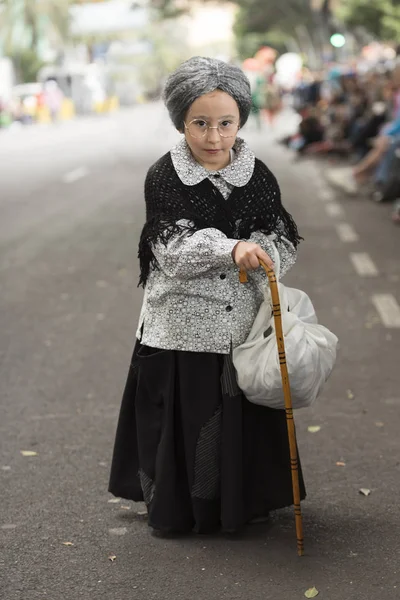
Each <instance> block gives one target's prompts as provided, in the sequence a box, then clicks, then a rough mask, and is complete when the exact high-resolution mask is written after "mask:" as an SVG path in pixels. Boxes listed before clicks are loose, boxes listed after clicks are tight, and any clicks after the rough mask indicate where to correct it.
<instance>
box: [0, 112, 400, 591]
mask: <svg viewBox="0 0 400 600" xmlns="http://www.w3.org/2000/svg"><path fill="white" fill-rule="evenodd" d="M285 128H286V129H288V128H290V115H284V116H283V117H282V118H281V120H280V124H279V126H278V129H277V132H275V134H274V135H275V136H276V135H278V133H282V131H283V129H285ZM0 133H1V135H0V171H1V174H0V286H1V304H0V332H1V341H0V401H1V419H0V481H1V484H0V485H1V488H0V489H1V492H0V494H1V497H0V538H1V546H2V548H1V552H0V564H1V567H0V568H1V574H0V581H1V583H0V589H1V594H0V597H1V599H2V600H45V599H48V600H75V599H78V598H83V599H85V600H103V599H104V600H125V599H126V598H129V599H138V600H139V599H140V600H152V599H157V600H158V599H159V600H189V599H191V598H197V600H220V599H221V600H224V599H226V600H236V599H237V600H239V599H240V600H297V599H298V600H300V599H301V598H304V593H305V591H306V590H307V589H308V588H311V587H313V586H315V587H316V588H317V589H318V590H319V596H318V598H321V600H343V599H345V598H346V599H349V600H359V599H360V600H361V599H362V600H376V599H379V600H380V599H381V598H385V600H386V599H387V600H394V599H396V598H400V575H399V570H400V565H399V550H400V542H399V539H400V537H399V534H400V518H399V508H400V500H399V497H400V438H399V429H400V391H399V389H400V375H399V371H400V364H399V357H400V323H399V318H400V317H399V314H398V313H397V312H396V311H398V310H399V307H398V303H400V267H399V243H400V231H399V229H398V228H396V227H395V226H394V225H393V224H392V223H391V222H390V219H389V214H390V207H387V206H378V205H375V204H372V203H371V202H369V201H367V200H363V199H347V198H345V197H340V196H338V195H337V194H336V193H335V192H333V191H331V190H329V189H328V188H327V186H326V185H325V184H324V178H323V169H324V165H323V164H316V163H314V162H312V161H308V160H305V161H295V160H294V158H293V156H292V154H291V153H290V152H289V151H287V150H286V149H283V148H282V147H280V146H278V145H277V144H276V143H274V141H273V137H274V135H271V134H270V133H269V132H268V131H265V132H263V133H262V134H259V133H257V132H256V131H255V130H253V129H252V128H251V127H250V128H248V130H247V131H246V132H245V133H244V137H246V138H247V139H248V141H249V142H250V143H251V145H252V146H253V148H254V149H255V150H256V152H257V154H258V155H259V156H260V158H262V159H264V160H265V161H266V162H267V163H268V164H269V166H270V167H271V168H272V170H273V171H274V172H275V174H276V175H277V176H278V179H279V181H280V184H281V187H282V190H283V197H284V201H285V203H286V205H287V207H288V208H289V210H290V211H291V212H292V213H293V215H294V216H295V218H296V220H297V222H298V225H299V228H300V231H301V233H302V235H303V237H304V238H305V241H304V242H303V243H302V245H301V248H300V252H299V259H298V263H297V265H296V267H295V268H294V269H293V271H292V272H291V274H290V275H288V276H287V278H286V283H287V284H290V285H294V286H297V287H301V288H302V289H304V290H306V291H307V292H308V293H309V294H310V296H311V297H312V299H313V301H314V304H315V306H316V309H317V313H318V314H319V317H320V320H321V322H322V323H324V324H325V325H327V326H328V327H330V328H331V329H332V330H333V331H334V332H335V333H336V334H337V335H338V336H339V338H340V343H341V350H340V355H339V360H338V364H337V368H336V370H335V372H334V375H333V376H332V378H331V380H330V381H329V382H328V385H327V387H326V390H325V392H324V395H323V397H322V398H321V399H320V400H319V402H318V404H317V405H316V406H315V407H313V408H311V409H306V410H303V411H299V413H298V414H297V415H296V416H297V429H298V442H299V447H300V453H301V457H302V462H303V469H304V473H305V478H306V483H307V489H308V498H307V500H306V501H305V502H304V503H303V516H304V530H305V544H306V555H305V556H304V557H303V558H298V557H297V555H296V544H295V532H294V519H293V514H292V511H291V510H284V511H280V512H278V513H276V514H275V515H274V516H273V518H272V520H271V522H270V523H269V524H264V525H258V526H252V527H249V528H248V530H247V531H246V532H245V534H244V536H242V537H240V538H239V537H237V538H230V537H224V536H222V535H221V536H213V537H204V536H198V537H195V536H193V537H184V538H180V539H174V540H160V539H156V538H154V537H152V536H151V535H150V533H149V531H148V528H147V525H146V523H145V521H144V520H143V517H142V516H141V515H140V514H138V510H141V509H142V507H138V506H134V505H133V504H132V503H129V502H125V501H123V500H122V501H120V502H116V503H115V502H114V503H112V502H110V500H112V498H111V496H110V495H109V494H108V492H107V483H108V472H109V467H110V459H111V452H112V445H113V439H114V433H115V427H116V419H117V415H118V409H119V403H120V399H121V395H122V391H123V386H124V383H125V377H126V373H127V368H128V364H129V360H130V353H131V349H132V344H133V341H134V332H135V327H136V321H137V318H138V311H139V307H140V301H141V292H140V290H138V289H137V287H136V281H137V275H138V270H137V263H136V247H137V242H138V235H139V232H140V229H141V226H142V222H143V215H144V206H143V195H142V188H143V181H144V176H145V172H146V169H147V168H148V166H149V165H150V164H151V163H152V162H154V161H155V160H156V159H157V158H158V156H160V155H161V154H162V153H163V152H165V151H167V150H168V149H169V148H170V146H171V145H172V144H173V143H174V141H175V140H176V139H178V136H177V134H176V133H175V132H174V131H173V130H172V127H171V126H170V125H169V122H168V119H167V117H166V115H165V113H164V111H163V110H162V109H161V108H160V107H159V106H157V105H153V106H145V107H140V108H137V109H135V110H133V111H129V112H124V113H121V114H119V115H116V116H114V117H110V118H101V119H91V120H90V119H89V120H84V121H78V122H75V123H73V124H69V125H57V126H54V127H47V128H44V127H40V128H32V129H30V130H23V131H18V132H13V133H9V132H6V133H4V132H0ZM309 426H319V427H320V430H319V431H318V432H315V433H311V432H309V431H308V427H309ZM26 451H28V452H35V453H36V455H34V456H26V455H23V454H22V452H26ZM338 462H339V463H342V464H341V465H337V463H338ZM343 465H344V466H343ZM361 488H366V489H369V490H371V493H370V495H368V496H364V495H362V494H361V493H360V492H359V490H360V489H361ZM66 543H68V545H66ZM110 556H111V557H116V558H115V559H114V560H110V558H109V557H110Z"/></svg>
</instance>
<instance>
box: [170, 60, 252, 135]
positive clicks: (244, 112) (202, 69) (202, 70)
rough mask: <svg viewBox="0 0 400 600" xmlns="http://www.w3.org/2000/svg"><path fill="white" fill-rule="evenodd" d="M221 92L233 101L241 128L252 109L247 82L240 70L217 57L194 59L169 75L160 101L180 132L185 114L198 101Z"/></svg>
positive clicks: (248, 83)
mask: <svg viewBox="0 0 400 600" xmlns="http://www.w3.org/2000/svg"><path fill="white" fill-rule="evenodd" d="M214 90H222V91H223V92H226V93H227V94H229V95H230V96H232V98H233V99H234V100H235V101H236V104H237V105H238V107H239V113H240V126H241V127H243V125H244V124H245V123H246V121H247V119H248V118H249V114H250V110H251V103H252V101H251V90H250V82H249V80H248V79H247V77H246V75H245V74H244V73H243V71H242V70H241V69H240V68H239V67H236V66H234V65H230V64H227V63H225V62H223V61H222V60H217V59H216V58H203V57H200V56H196V57H194V58H190V59H189V60H187V61H185V62H184V63H182V64H181V65H180V67H178V69H177V70H176V71H174V73H172V74H171V75H170V76H169V77H168V79H167V81H166V83H165V87H164V92H163V100H164V102H165V105H166V107H167V109H168V112H169V115H170V117H171V120H172V122H173V124H174V125H175V127H176V128H177V129H178V130H179V131H183V128H184V120H185V117H186V114H187V112H188V110H189V108H190V107H191V105H192V104H193V102H194V101H195V100H197V98H200V96H204V94H208V93H209V92H213V91H214Z"/></svg>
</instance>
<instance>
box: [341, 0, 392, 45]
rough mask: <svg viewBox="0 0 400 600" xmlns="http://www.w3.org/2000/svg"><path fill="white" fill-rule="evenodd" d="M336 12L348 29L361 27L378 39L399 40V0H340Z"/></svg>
mask: <svg viewBox="0 0 400 600" xmlns="http://www.w3.org/2000/svg"><path fill="white" fill-rule="evenodd" d="M336 13H337V15H338V17H339V18H340V19H341V20H343V21H344V22H345V23H346V25H347V27H348V28H349V29H350V30H354V31H357V30H358V29H359V28H363V29H364V30H366V31H368V32H369V33H371V34H372V35H373V36H375V37H376V38H377V39H379V40H391V41H400V0H374V1H373V2H371V1H370V0H342V2H341V3H340V5H339V6H338V8H337V11H336Z"/></svg>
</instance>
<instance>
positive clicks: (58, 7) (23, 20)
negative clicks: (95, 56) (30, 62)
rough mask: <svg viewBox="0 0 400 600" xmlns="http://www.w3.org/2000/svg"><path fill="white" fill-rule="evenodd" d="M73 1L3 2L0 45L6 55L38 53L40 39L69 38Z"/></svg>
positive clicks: (24, 0) (19, 0)
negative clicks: (70, 11) (26, 51)
mask: <svg viewBox="0 0 400 600" xmlns="http://www.w3.org/2000/svg"><path fill="white" fill-rule="evenodd" d="M71 3H72V0H40V2H39V1H38V0H0V43H1V44H2V46H3V48H4V50H5V51H6V53H7V54H13V53H15V52H19V51H21V50H25V49H30V50H32V51H35V52H37V53H38V52H39V48H40V43H41V40H42V39H44V38H46V37H49V36H51V37H52V39H58V40H59V41H60V42H62V41H65V40H66V39H68V36H69V27H70V15H69V7H70V5H71Z"/></svg>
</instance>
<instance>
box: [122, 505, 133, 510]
mask: <svg viewBox="0 0 400 600" xmlns="http://www.w3.org/2000/svg"><path fill="white" fill-rule="evenodd" d="M120 508H121V509H122V510H131V507H130V506H121V507H120Z"/></svg>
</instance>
